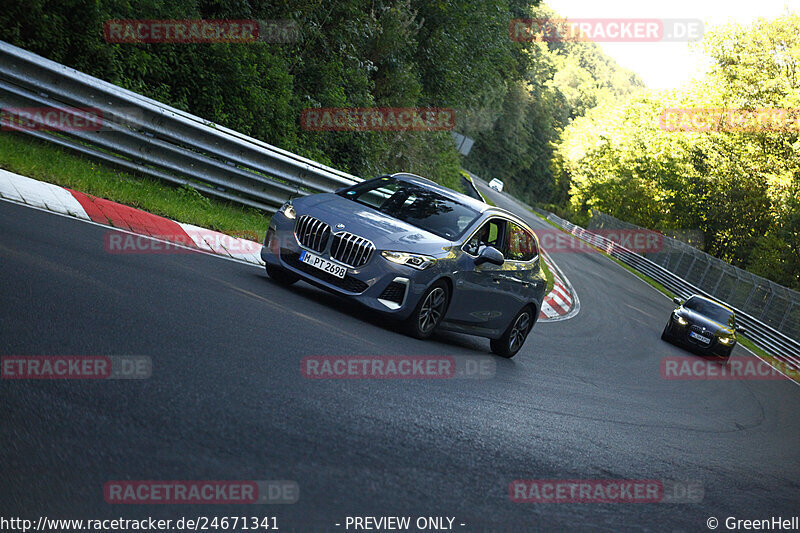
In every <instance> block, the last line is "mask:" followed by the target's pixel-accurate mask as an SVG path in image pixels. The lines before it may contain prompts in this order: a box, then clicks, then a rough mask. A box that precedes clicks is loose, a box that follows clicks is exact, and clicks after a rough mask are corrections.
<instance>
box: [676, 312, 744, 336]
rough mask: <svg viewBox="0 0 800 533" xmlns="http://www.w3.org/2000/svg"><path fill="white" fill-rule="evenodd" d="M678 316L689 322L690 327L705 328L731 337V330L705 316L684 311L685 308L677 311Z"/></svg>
mask: <svg viewBox="0 0 800 533" xmlns="http://www.w3.org/2000/svg"><path fill="white" fill-rule="evenodd" d="M677 313H678V315H679V316H682V317H683V318H685V319H686V320H688V321H689V324H691V325H697V326H701V327H704V328H706V329H707V330H709V331H710V332H712V333H715V334H720V335H733V333H734V331H733V329H731V328H729V327H727V326H725V325H723V324H720V323H719V322H716V321H714V320H712V319H710V318H708V317H707V316H705V315H701V314H700V313H698V312H696V311H692V310H691V309H686V308H685V307H681V308H680V309H678V310H677Z"/></svg>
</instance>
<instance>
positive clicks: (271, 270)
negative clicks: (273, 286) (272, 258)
mask: <svg viewBox="0 0 800 533" xmlns="http://www.w3.org/2000/svg"><path fill="white" fill-rule="evenodd" d="M267 275H268V276H269V277H271V278H272V279H274V280H275V281H277V282H278V283H280V284H281V285H291V284H292V283H295V282H297V281H298V280H299V279H300V278H299V277H298V276H296V275H294V274H292V273H291V272H288V271H286V270H284V269H283V268H281V267H279V266H275V265H270V264H269V263H267Z"/></svg>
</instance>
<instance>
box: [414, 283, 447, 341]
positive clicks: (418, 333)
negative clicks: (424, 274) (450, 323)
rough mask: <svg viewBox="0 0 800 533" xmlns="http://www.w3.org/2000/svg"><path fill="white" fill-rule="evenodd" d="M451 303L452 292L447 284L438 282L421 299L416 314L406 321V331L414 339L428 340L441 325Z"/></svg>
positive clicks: (415, 310) (415, 309)
mask: <svg viewBox="0 0 800 533" xmlns="http://www.w3.org/2000/svg"><path fill="white" fill-rule="evenodd" d="M449 303H450V290H449V288H448V286H447V283H445V282H444V281H441V280H440V281H437V282H436V283H434V284H433V285H431V286H430V288H428V290H427V291H425V294H423V295H422V298H420V299H419V303H418V304H417V307H416V308H414V312H413V313H411V316H410V317H408V319H406V323H405V326H406V331H407V332H408V334H409V335H411V336H412V337H416V338H418V339H427V338H428V337H430V336H431V335H433V331H434V330H435V329H436V327H437V326H438V325H439V324H441V322H442V319H444V314H445V312H447V305H448V304H449Z"/></svg>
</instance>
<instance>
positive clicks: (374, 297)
mask: <svg viewBox="0 0 800 533" xmlns="http://www.w3.org/2000/svg"><path fill="white" fill-rule="evenodd" d="M294 225H295V220H294V219H289V218H286V217H285V216H284V215H282V214H281V213H276V214H275V216H273V217H272V222H270V226H269V229H268V230H267V236H266V239H265V241H264V247H263V248H262V249H261V258H262V259H263V260H264V262H266V263H267V264H270V265H274V266H278V267H280V268H283V269H285V270H287V271H289V272H292V273H293V274H295V275H297V276H299V277H300V278H301V279H303V280H304V281H306V282H308V283H311V284H313V285H316V286H317V287H320V288H322V289H325V290H327V291H330V292H332V293H335V294H339V295H341V296H345V297H347V298H350V299H352V300H355V301H357V302H359V303H360V304H362V305H364V306H366V307H368V308H370V309H373V310H375V311H378V312H380V313H384V314H388V315H392V316H394V317H396V318H398V319H404V318H407V317H408V316H409V315H410V314H411V312H412V310H413V309H414V308H415V307H416V306H417V303H418V302H419V299H420V298H421V297H422V295H423V293H424V292H425V290H426V289H427V288H428V287H429V286H430V285H431V284H432V283H433V282H434V281H436V279H438V277H439V274H438V269H437V268H435V267H432V268H428V269H425V270H417V269H414V268H412V267H408V266H404V265H398V264H395V263H392V262H391V261H387V260H386V259H384V258H383V257H382V256H381V255H380V250H376V251H375V253H373V254H372V257H371V258H370V260H369V261H368V262H367V264H365V265H364V266H362V267H359V268H353V267H350V266H348V265H343V264H342V266H345V267H347V274H346V275H345V278H344V279H340V278H337V277H336V276H334V275H332V274H329V273H327V272H323V271H322V270H319V269H317V268H315V267H312V266H310V265H307V264H305V263H302V262H301V261H300V254H301V253H302V251H303V250H304V248H303V247H302V246H301V245H300V243H298V241H297V239H296V238H295V235H294ZM308 251H309V252H311V253H313V254H315V255H318V256H321V257H324V258H325V259H328V260H329V261H333V262H335V263H337V264H341V263H339V262H338V261H335V260H333V259H332V258H331V257H330V255H329V253H328V251H327V250H326V251H324V252H322V253H320V252H316V251H313V250H308Z"/></svg>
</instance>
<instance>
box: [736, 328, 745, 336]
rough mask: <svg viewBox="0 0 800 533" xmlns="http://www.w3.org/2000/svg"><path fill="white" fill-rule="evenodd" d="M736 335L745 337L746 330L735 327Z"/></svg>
mask: <svg viewBox="0 0 800 533" xmlns="http://www.w3.org/2000/svg"><path fill="white" fill-rule="evenodd" d="M736 333H741V334H742V335H745V334H746V333H747V330H746V329H744V328H743V327H742V326H736Z"/></svg>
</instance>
